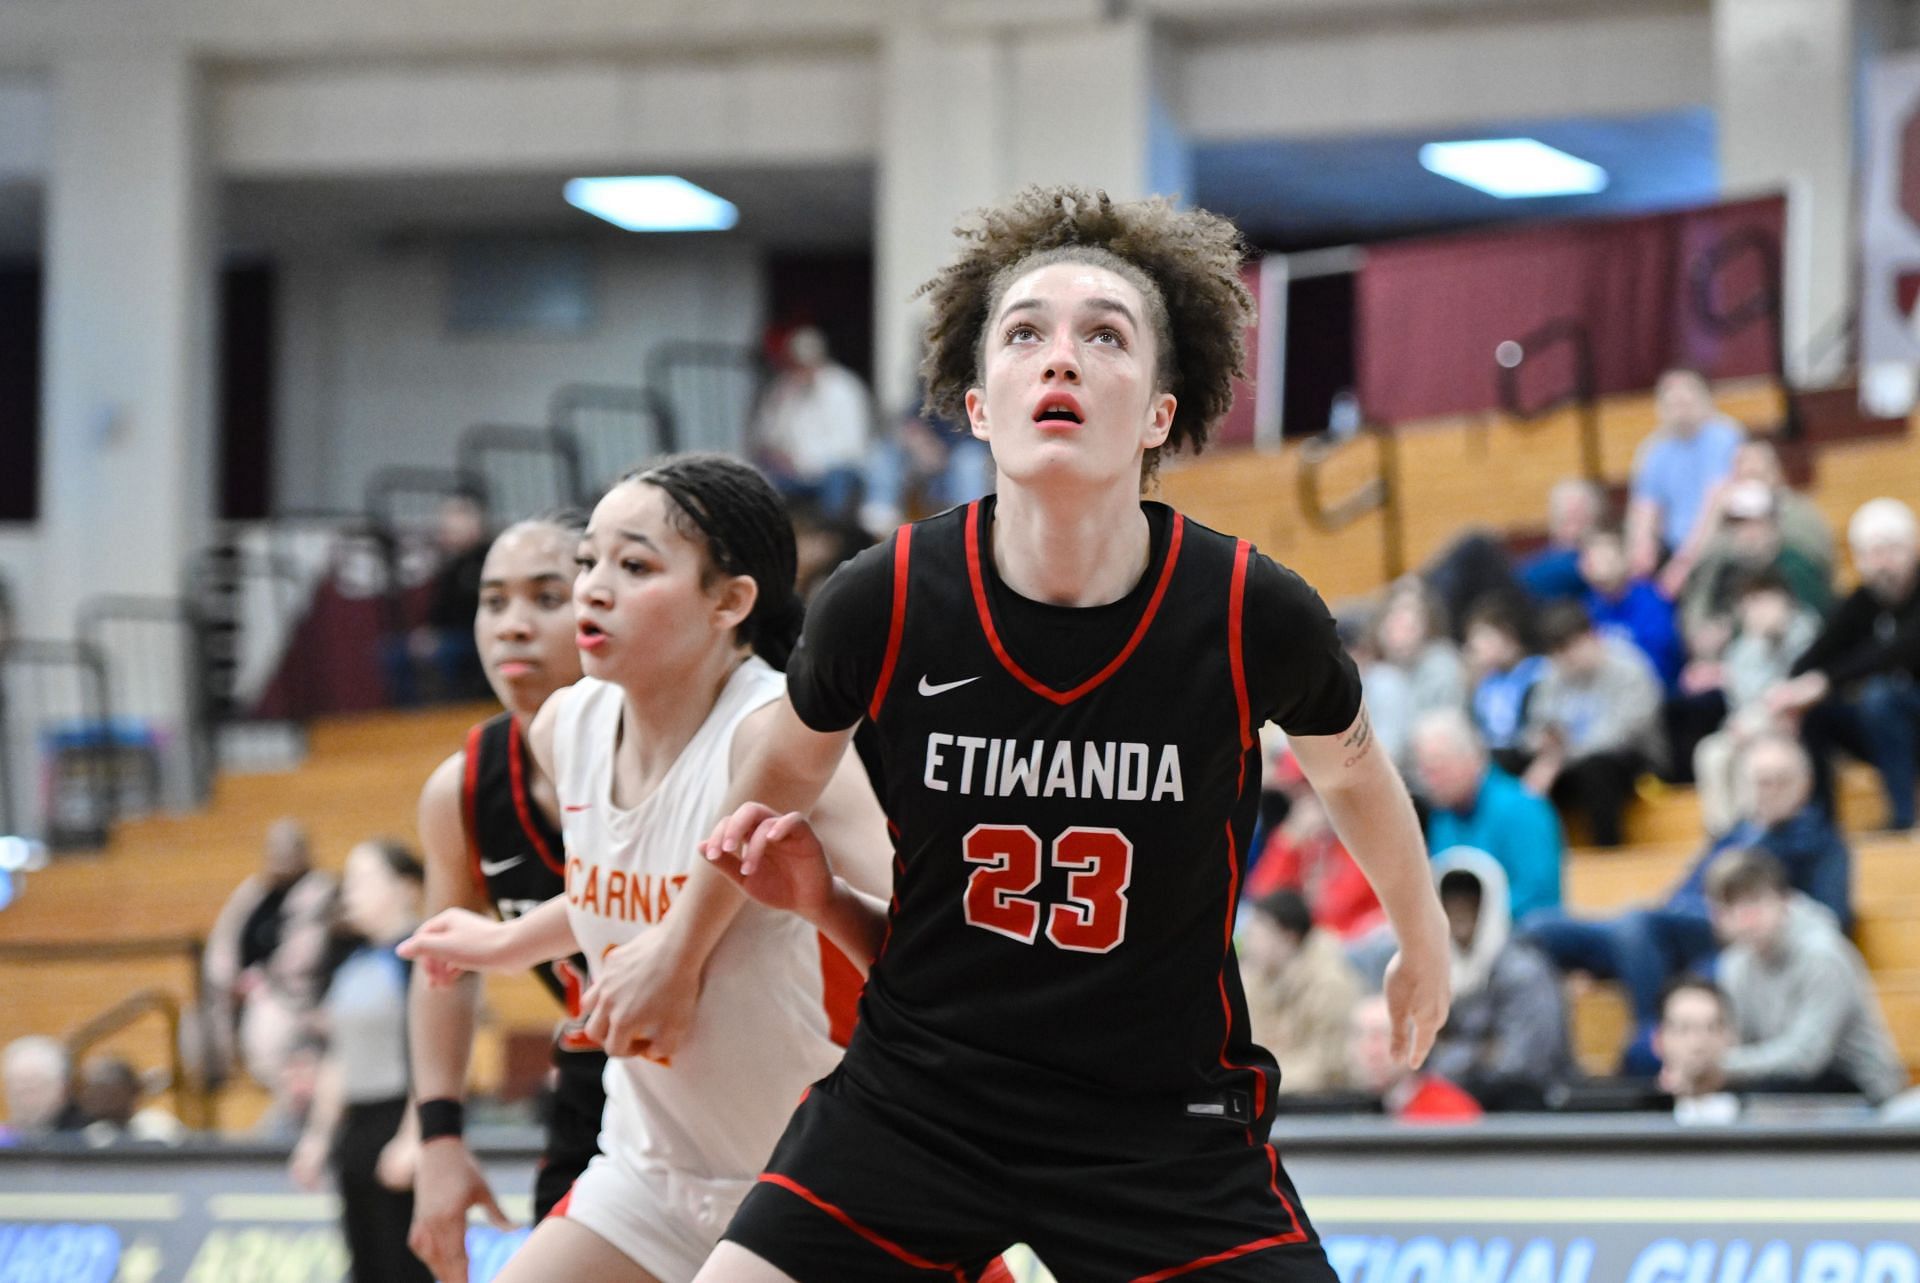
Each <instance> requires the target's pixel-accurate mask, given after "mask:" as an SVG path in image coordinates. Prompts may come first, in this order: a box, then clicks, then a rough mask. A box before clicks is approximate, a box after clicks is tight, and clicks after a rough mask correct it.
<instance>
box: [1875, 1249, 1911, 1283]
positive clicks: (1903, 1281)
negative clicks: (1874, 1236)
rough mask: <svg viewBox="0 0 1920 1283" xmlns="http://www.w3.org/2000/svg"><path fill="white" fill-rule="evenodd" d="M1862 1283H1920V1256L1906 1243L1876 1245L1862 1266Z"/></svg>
mask: <svg viewBox="0 0 1920 1283" xmlns="http://www.w3.org/2000/svg"><path fill="white" fill-rule="evenodd" d="M1860 1283H1920V1256H1917V1255H1915V1254H1914V1250H1913V1249H1912V1248H1910V1247H1908V1246H1907V1245H1906V1244H1904V1243H1875V1244H1873V1245H1872V1246H1870V1247H1868V1248H1867V1259H1866V1260H1865V1261H1864V1262H1863V1263H1862V1264H1861V1266H1860Z"/></svg>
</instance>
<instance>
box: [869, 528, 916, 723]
mask: <svg viewBox="0 0 1920 1283" xmlns="http://www.w3.org/2000/svg"><path fill="white" fill-rule="evenodd" d="M912 550H913V527H912V526H902V527H900V529H899V530H897V531H896V532H894V536H893V622H891V623H890V624H888V625H887V657H886V659H884V660H882V661H881V664H880V680H879V681H877V682H875V683H874V686H873V698H872V699H870V700H868V701H867V720H868V721H870V722H872V721H877V720H879V717H880V706H881V705H882V704H884V703H886V701H887V687H889V686H891V685H892V684H893V666H894V665H895V664H897V663H899V662H900V639H901V638H902V637H904V636H905V635H906V631H907V559H908V557H909V555H910V554H911V553H912Z"/></svg>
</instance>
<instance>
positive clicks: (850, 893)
mask: <svg viewBox="0 0 1920 1283" xmlns="http://www.w3.org/2000/svg"><path fill="white" fill-rule="evenodd" d="M721 827H723V828H727V829H729V830H730V831H734V832H743V833H744V834H745V835H746V836H745V838H744V839H743V840H742V841H741V843H740V846H739V849H738V850H737V851H732V852H729V851H724V850H722V849H721V848H720V846H719V845H718V843H717V842H715V841H714V840H712V839H709V840H708V841H706V842H703V843H701V844H700V851H701V854H702V855H704V856H706V858H707V860H708V862H709V863H711V864H712V865H713V867H714V868H715V869H716V870H718V871H719V872H720V873H723V874H725V875H726V876H727V878H729V879H730V880H731V881H733V882H734V883H735V884H736V885H737V886H739V887H740V889H741V890H743V891H745V892H746V893H747V894H748V895H749V896H752V897H753V898H754V899H755V900H758V901H759V902H760V903H762V904H764V905H766V906H767V907H768V908H772V909H780V910H782V911H784V912H787V913H794V914H798V915H799V916H800V917H802V918H804V919H805V920H806V921H807V923H808V924H809V925H810V926H812V927H813V928H814V929H815V930H816V931H819V932H820V933H821V934H822V935H824V936H826V937H827V939H829V940H831V941H833V943H834V944H835V945H837V946H839V948H840V951H841V952H842V953H844V954H846V956H847V958H848V959H849V960H850V961H852V963H853V964H854V966H856V967H858V968H859V969H860V972H861V974H862V975H864V974H866V972H867V971H868V969H869V968H870V967H871V966H872V964H873V959H874V958H875V957H877V956H878V955H879V952H880V945H881V942H882V941H883V940H884V939H885V937H886V925H887V906H886V901H885V900H884V899H882V898H881V897H879V896H877V895H873V894H871V893H869V892H865V891H862V890H860V889H859V888H858V887H856V886H854V885H853V884H852V883H851V882H849V881H848V879H847V878H846V877H845V876H844V875H842V874H838V873H835V872H834V869H833V866H832V865H831V864H830V863H828V860H827V854H826V850H825V849H824V848H823V847H822V846H821V844H820V837H819V835H818V834H817V833H816V832H815V831H814V828H813V826H812V825H811V824H809V823H808V822H807V819H806V817H805V816H803V815H801V814H800V813H799V812H798V811H788V812H786V813H784V814H779V813H776V812H774V811H772V810H771V809H769V808H767V807H765V806H762V805H761V804H760V803H758V802H749V803H747V804H746V805H745V806H742V807H740V808H739V809H738V810H736V811H734V812H733V814H731V815H729V816H727V817H726V819H725V820H723V821H722V822H721Z"/></svg>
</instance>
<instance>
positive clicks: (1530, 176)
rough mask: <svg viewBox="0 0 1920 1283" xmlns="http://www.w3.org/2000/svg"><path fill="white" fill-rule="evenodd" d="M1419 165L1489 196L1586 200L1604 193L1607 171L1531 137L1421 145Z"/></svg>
mask: <svg viewBox="0 0 1920 1283" xmlns="http://www.w3.org/2000/svg"><path fill="white" fill-rule="evenodd" d="M1420 165H1421V167H1422V168H1424V169H1427V170H1430V171H1431V172H1433V173H1436V174H1438V175H1440V176H1441V177H1442V178H1451V179H1452V180H1453V181H1454V182H1456V183H1465V184H1466V185H1467V186H1468V187H1473V188H1477V189H1478V190H1480V191H1483V192H1485V193H1487V194H1488V195H1489V196H1498V197H1500V198H1501V199H1502V200H1512V199H1514V198H1515V197H1523V196H1590V195H1592V194H1593V193H1594V192H1599V191H1605V190H1606V187H1607V171H1606V170H1604V169H1602V168H1600V166H1598V165H1596V164H1593V163H1592V162H1591V161H1585V160H1581V159H1580V158H1579V157H1578V156H1569V155H1568V154H1567V153H1566V152H1563V151H1561V150H1560V149H1559V148H1557V147H1549V146H1547V145H1546V144H1545V143H1543V142H1540V141H1539V140H1537V139H1533V138H1486V139H1481V140H1480V141H1477V142H1460V143H1427V144H1426V145H1425V146H1423V147H1421V149H1420Z"/></svg>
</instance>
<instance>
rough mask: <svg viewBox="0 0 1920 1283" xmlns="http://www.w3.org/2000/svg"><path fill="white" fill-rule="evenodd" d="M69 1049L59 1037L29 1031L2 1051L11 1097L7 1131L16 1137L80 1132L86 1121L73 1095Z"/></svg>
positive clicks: (1, 1078) (0, 1074)
mask: <svg viewBox="0 0 1920 1283" xmlns="http://www.w3.org/2000/svg"><path fill="white" fill-rule="evenodd" d="M69 1072H70V1067H69V1065H68V1063H67V1050H66V1048H65V1047H62V1046H61V1045H60V1043H59V1041H58V1040H57V1039H53V1038H48V1037H46V1036H45V1035H42V1034H27V1035H26V1036H24V1037H20V1038H15V1039H14V1040H13V1041H12V1042H10V1043H8V1044H7V1049H6V1051H5V1053H0V1086H4V1088H5V1091H6V1096H7V1127H6V1130H7V1132H8V1133H9V1134H10V1135H12V1136H14V1137H21V1136H44V1135H46V1134H47V1133H49V1132H71V1131H78V1130H79V1129H80V1128H81V1127H82V1126H84V1125H85V1123H86V1116H85V1115H84V1114H82V1113H81V1112H80V1108H79V1106H78V1105H76V1104H74V1103H73V1101H72V1099H71V1097H70V1095H69V1086H68V1075H69Z"/></svg>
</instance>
